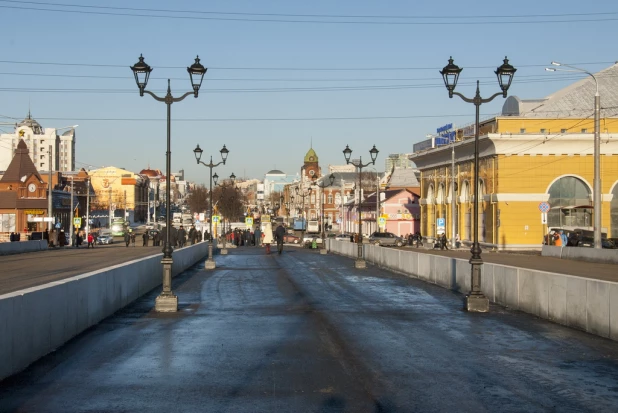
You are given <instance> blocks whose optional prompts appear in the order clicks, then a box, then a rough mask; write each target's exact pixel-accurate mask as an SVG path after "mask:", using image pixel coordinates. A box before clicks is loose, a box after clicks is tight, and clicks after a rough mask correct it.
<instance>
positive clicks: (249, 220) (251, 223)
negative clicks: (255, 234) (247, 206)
mask: <svg viewBox="0 0 618 413" xmlns="http://www.w3.org/2000/svg"><path fill="white" fill-rule="evenodd" d="M245 224H247V225H253V218H245Z"/></svg>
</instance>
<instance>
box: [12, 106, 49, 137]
mask: <svg viewBox="0 0 618 413" xmlns="http://www.w3.org/2000/svg"><path fill="white" fill-rule="evenodd" d="M20 126H27V127H29V128H30V129H32V131H33V132H34V134H35V135H42V134H43V128H42V127H41V125H40V124H39V122H37V121H36V120H34V119H32V115H30V111H28V116H27V117H26V118H25V119H24V120H22V121H21V122H19V123H18V124H17V127H18V128H19V127H20Z"/></svg>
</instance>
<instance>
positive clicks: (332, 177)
mask: <svg viewBox="0 0 618 413" xmlns="http://www.w3.org/2000/svg"><path fill="white" fill-rule="evenodd" d="M328 180H329V181H330V184H331V185H332V184H333V182H335V174H330V175H329V176H328Z"/></svg>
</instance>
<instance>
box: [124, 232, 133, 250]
mask: <svg viewBox="0 0 618 413" xmlns="http://www.w3.org/2000/svg"><path fill="white" fill-rule="evenodd" d="M130 242H131V234H129V233H128V232H125V233H124V243H125V244H126V245H127V247H128V246H129V243H130Z"/></svg>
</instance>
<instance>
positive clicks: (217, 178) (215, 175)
mask: <svg viewBox="0 0 618 413" xmlns="http://www.w3.org/2000/svg"><path fill="white" fill-rule="evenodd" d="M218 180H219V175H217V173H216V172H215V174H214V175H213V176H212V181H213V182H214V183H215V185H217V181H218Z"/></svg>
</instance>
